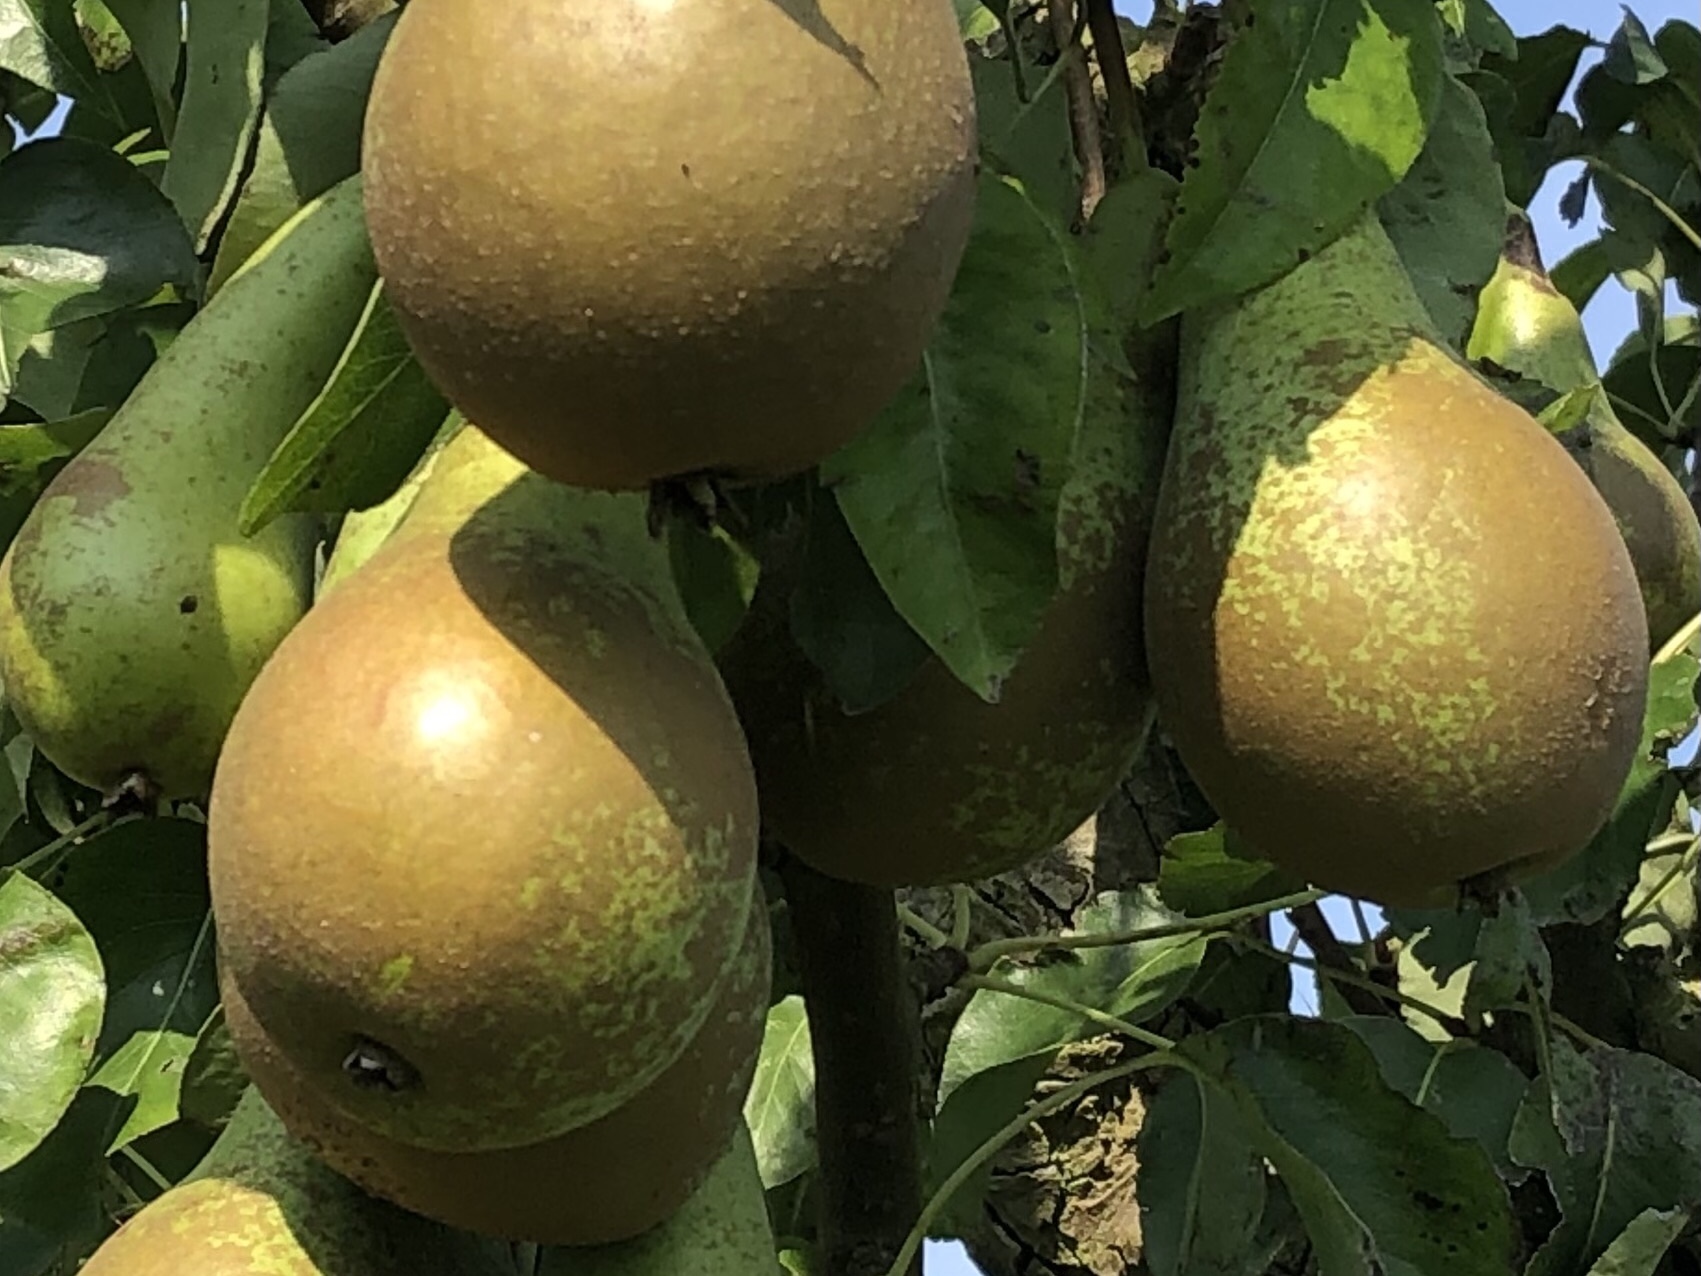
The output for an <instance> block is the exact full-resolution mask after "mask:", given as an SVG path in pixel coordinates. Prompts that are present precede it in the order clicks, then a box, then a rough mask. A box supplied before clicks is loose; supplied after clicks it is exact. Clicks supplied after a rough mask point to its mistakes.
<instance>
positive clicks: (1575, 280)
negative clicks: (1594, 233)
mask: <svg viewBox="0 0 1701 1276" xmlns="http://www.w3.org/2000/svg"><path fill="white" fill-rule="evenodd" d="M1547 273H1548V278H1549V279H1550V280H1551V281H1552V282H1553V286H1554V287H1555V288H1557V289H1559V291H1560V292H1561V293H1562V294H1563V295H1564V297H1565V299H1566V300H1567V301H1569V302H1570V303H1571V304H1572V306H1573V307H1574V308H1575V309H1576V310H1577V311H1578V312H1579V313H1581V312H1582V311H1583V310H1584V309H1586V308H1587V307H1588V304H1589V302H1590V301H1592V300H1593V299H1594V296H1595V294H1596V293H1597V292H1599V291H1600V290H1601V285H1602V284H1604V283H1606V281H1607V278H1608V276H1610V275H1611V274H1612V265H1611V263H1610V261H1609V260H1608V254H1607V246H1606V244H1605V242H1604V241H1603V240H1602V239H1600V238H1598V237H1597V238H1595V239H1591V240H1590V241H1589V242H1588V243H1586V244H1584V245H1582V246H1581V247H1579V248H1575V249H1573V250H1572V251H1571V252H1569V253H1567V254H1566V255H1565V256H1564V257H1562V258H1560V260H1559V262H1558V263H1557V264H1556V265H1555V266H1554V268H1553V269H1552V270H1550V271H1548V272H1547Z"/></svg>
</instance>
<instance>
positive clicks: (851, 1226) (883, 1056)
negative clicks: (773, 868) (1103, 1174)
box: [780, 854, 923, 1276]
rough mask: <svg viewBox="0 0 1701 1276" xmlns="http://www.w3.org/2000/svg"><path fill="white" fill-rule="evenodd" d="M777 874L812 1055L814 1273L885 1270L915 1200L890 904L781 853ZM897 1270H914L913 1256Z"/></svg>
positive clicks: (910, 1093) (887, 897) (912, 1043)
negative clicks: (817, 1264) (817, 1256)
mask: <svg viewBox="0 0 1701 1276" xmlns="http://www.w3.org/2000/svg"><path fill="white" fill-rule="evenodd" d="M780 876H781V879H782V880H783V882H784V883H785V892H786V899H787V901H788V903H789V904H790V908H791V930H792V937H793V943H794V945H795V948H796V952H797V961H798V967H799V972H800V974H801V976H802V981H803V995H804V1000H805V1001H806V1002H807V1004H808V1007H809V1031H810V1038H811V1041H812V1043H813V1047H814V1055H815V1126H816V1141H817V1144H818V1145H819V1149H820V1178H819V1191H820V1198H819V1199H820V1218H819V1235H820V1245H821V1254H822V1260H823V1263H824V1266H823V1268H822V1271H823V1276H884V1273H885V1272H886V1271H887V1269H888V1268H889V1267H890V1266H891V1265H892V1264H893V1263H894V1262H895V1261H896V1259H897V1258H898V1256H899V1254H900V1252H901V1251H902V1250H903V1248H904V1242H905V1238H906V1237H907V1236H908V1235H909V1233H910V1229H911V1227H913V1226H914V1224H915V1221H916V1219H917V1218H918V1217H920V1215H921V1209H922V1203H923V1198H922V1173H921V1139H920V1121H919V1119H918V1111H919V1108H920V1100H919V1096H918V1086H919V1078H920V1076H921V1073H922V1068H921V1049H920V1028H919V1019H918V1012H917V1009H916V1006H915V1003H914V999H913V996H912V993H911V990H910V984H909V980H908V978H907V975H906V972H905V969H904V963H903V954H902V949H901V947H900V944H899V936H898V910H897V901H896V899H895V897H894V895H893V892H891V891H886V890H878V889H875V888H873V887H868V886H856V885H852V884H851V883H848V882H840V881H835V880H834V879H832V878H829V877H824V876H822V875H821V874H820V873H817V872H816V871H815V870H814V869H812V868H810V867H809V866H808V865H806V864H804V863H803V862H802V861H800V860H798V859H797V858H796V857H795V856H792V855H790V854H787V855H785V856H783V857H782V858H781V862H780ZM908 1271H909V1273H910V1276H921V1262H920V1259H919V1257H917V1258H914V1259H913V1260H912V1261H911V1262H910V1263H909V1265H908Z"/></svg>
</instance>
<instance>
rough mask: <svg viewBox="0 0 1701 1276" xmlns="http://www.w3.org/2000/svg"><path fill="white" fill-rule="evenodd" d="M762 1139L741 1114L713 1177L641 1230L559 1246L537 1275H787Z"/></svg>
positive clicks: (542, 1257)
mask: <svg viewBox="0 0 1701 1276" xmlns="http://www.w3.org/2000/svg"><path fill="white" fill-rule="evenodd" d="M777 1249H778V1246H777V1245H776V1244H775V1241H774V1231H773V1227H772V1226H771V1225H770V1223H769V1222H768V1207H767V1198H766V1197H765V1196H764V1194H763V1191H762V1176H761V1173H760V1171H759V1170H758V1168H757V1164H756V1146H755V1144H754V1142H752V1140H751V1137H750V1130H749V1128H748V1127H747V1126H746V1125H745V1124H744V1123H743V1122H742V1121H740V1122H739V1124H738V1128H737V1130H736V1131H735V1132H734V1134H733V1138H732V1143H731V1145H730V1146H729V1147H728V1148H727V1150H726V1151H725V1152H724V1153H722V1155H721V1158H720V1159H719V1160H718V1161H716V1162H715V1165H714V1168H713V1169H712V1170H710V1172H709V1177H708V1179H707V1180H706V1181H705V1182H704V1183H703V1185H702V1186H701V1187H699V1188H698V1189H697V1190H696V1191H695V1192H693V1193H692V1194H691V1197H690V1199H688V1200H687V1201H686V1202H685V1204H684V1205H682V1206H680V1208H679V1209H678V1210H677V1211H676V1212H675V1213H674V1214H673V1215H672V1216H671V1217H669V1218H668V1220H667V1221H666V1222H664V1223H662V1224H661V1225H660V1226H659V1227H653V1228H651V1229H650V1230H649V1231H647V1232H645V1233H644V1234H643V1235H642V1236H637V1237H634V1238H633V1239H631V1240H628V1241H622V1242H620V1243H618V1244H614V1245H590V1246H578V1247H567V1246H557V1247H554V1248H550V1249H546V1250H543V1251H542V1252H541V1253H540V1254H539V1255H538V1265H537V1276H784V1272H783V1271H782V1270H781V1267H780V1263H779V1259H778V1257H777Z"/></svg>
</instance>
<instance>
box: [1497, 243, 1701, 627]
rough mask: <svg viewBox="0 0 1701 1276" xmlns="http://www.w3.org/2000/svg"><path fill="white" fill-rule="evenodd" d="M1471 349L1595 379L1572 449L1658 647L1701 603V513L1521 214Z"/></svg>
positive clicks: (1529, 371) (1567, 386)
mask: <svg viewBox="0 0 1701 1276" xmlns="http://www.w3.org/2000/svg"><path fill="white" fill-rule="evenodd" d="M1466 354H1468V355H1469V356H1470V357H1471V358H1472V359H1487V360H1490V361H1491V362H1492V363H1493V364H1494V365H1495V366H1497V367H1500V368H1504V369H1505V370H1507V371H1508V372H1512V373H1515V374H1517V375H1518V376H1523V377H1532V378H1534V379H1535V380H1537V381H1539V382H1540V383H1541V384H1543V385H1545V386H1547V387H1548V388H1549V389H1553V390H1558V391H1560V392H1561V393H1566V392H1569V391H1572V390H1577V389H1580V388H1582V387H1584V386H1595V387H1597V393H1596V395H1595V397H1594V401H1593V402H1592V403H1591V404H1590V405H1589V415H1588V418H1587V421H1586V423H1585V425H1584V426H1583V427H1582V429H1581V430H1580V431H1579V437H1578V438H1577V440H1576V441H1575V443H1574V444H1573V445H1572V450H1573V454H1574V455H1575V456H1576V457H1577V460H1578V463H1579V464H1581V465H1582V467H1583V472H1584V473H1585V474H1587V475H1588V476H1589V480H1590V481H1591V482H1592V483H1594V485H1595V490H1596V491H1598V492H1599V493H1600V494H1601V497H1602V499H1603V500H1605V501H1606V503H1607V507H1608V508H1609V509H1611V510H1612V512H1613V517H1614V518H1616V519H1617V520H1618V530H1619V532H1620V533H1621V534H1622V535H1623V537H1624V543H1625V546H1626V547H1627V548H1628V549H1629V550H1630V560H1631V562H1633V563H1634V564H1635V565H1636V580H1637V583H1638V584H1639V585H1640V586H1641V589H1642V604H1643V608H1644V609H1645V610H1646V612H1647V616H1648V646H1649V650H1650V651H1652V652H1657V651H1658V650H1659V649H1660V648H1661V647H1663V646H1665V644H1666V643H1667V642H1668V641H1669V640H1670V639H1671V638H1672V637H1673V636H1674V635H1675V634H1676V633H1677V631H1678V630H1679V629H1681V628H1683V626H1684V625H1685V624H1687V623H1688V622H1689V620H1690V618H1691V617H1693V616H1694V615H1695V614H1696V612H1698V611H1701V522H1697V520H1696V516H1695V510H1694V507H1693V505H1692V504H1691V502H1690V500H1689V497H1688V496H1687V494H1686V493H1685V492H1684V490H1683V488H1682V486H1681V485H1680V484H1679V483H1678V481H1677V479H1676V478H1675V477H1674V476H1673V474H1672V472H1671V471H1670V470H1669V469H1667V468H1666V467H1665V465H1663V464H1662V463H1661V461H1660V458H1659V457H1658V456H1656V455H1655V454H1654V452H1653V451H1652V449H1650V448H1649V447H1648V445H1647V444H1645V443H1643V442H1642V440H1641V439H1639V438H1637V437H1636V436H1635V435H1634V434H1632V433H1631V432H1630V431H1629V430H1627V429H1625V427H1624V423H1623V422H1622V421H1620V420H1619V418H1618V414H1617V413H1616V412H1615V411H1613V408H1612V404H1611V403H1610V402H1609V401H1608V399H1607V397H1606V391H1605V388H1604V387H1602V386H1601V379H1600V375H1599V373H1598V372H1597V370H1596V368H1595V361H1594V356H1593V355H1592V354H1590V352H1589V344H1588V341H1587V339H1586V338H1585V336H1584V332H1583V320H1582V316H1580V315H1579V314H1578V313H1577V308H1576V307H1575V306H1573V305H1572V304H1571V302H1570V300H1569V299H1567V298H1566V296H1565V295H1564V294H1563V293H1561V292H1560V291H1559V289H1557V288H1555V287H1554V286H1553V281H1552V280H1550V279H1549V278H1548V277H1547V272H1546V271H1544V270H1543V269H1542V264H1541V257H1540V256H1539V254H1538V253H1537V251H1536V243H1535V237H1534V235H1533V234H1532V233H1531V231H1530V225H1529V222H1528V221H1527V220H1526V219H1525V218H1524V217H1523V215H1522V214H1518V215H1515V216H1514V217H1513V218H1512V219H1511V221H1510V223H1509V225H1508V228H1507V237H1506V250H1505V253H1504V255H1503V256H1502V257H1501V260H1500V264H1499V266H1498V267H1497V268H1496V269H1495V273H1494V278H1492V279H1491V280H1489V282H1488V285H1487V286H1486V287H1485V288H1484V289H1483V294H1482V303H1481V306H1480V308H1479V310H1478V314H1477V322H1476V325H1475V327H1474V328H1473V330H1472V332H1471V341H1470V345H1469V346H1468V347H1467V349H1466Z"/></svg>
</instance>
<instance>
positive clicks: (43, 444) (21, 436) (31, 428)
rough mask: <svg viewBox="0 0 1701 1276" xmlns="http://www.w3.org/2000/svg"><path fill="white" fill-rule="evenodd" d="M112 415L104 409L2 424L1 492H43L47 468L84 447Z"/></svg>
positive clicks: (0, 456)
mask: <svg viewBox="0 0 1701 1276" xmlns="http://www.w3.org/2000/svg"><path fill="white" fill-rule="evenodd" d="M111 419H112V413H111V412H108V411H106V410H104V409H100V410H96V411H93V412H83V413H79V414H78V415H77V416H73V417H67V418H65V419H64V420H62V421H51V422H48V423H46V424H42V425H7V426H0V494H4V495H7V496H12V495H15V494H18V493H30V494H34V493H37V492H40V491H41V489H42V488H43V487H44V486H46V477H45V475H44V471H48V470H50V469H51V468H53V467H54V465H55V462H61V461H67V460H69V459H70V458H71V457H73V456H75V455H76V454H77V453H78V452H80V451H82V450H83V448H84V447H85V446H86V445H87V444H88V442H89V440H90V439H92V438H94V436H95V435H97V434H99V433H100V431H101V427H102V426H104V425H105V424H106V423H107V422H108V421H109V420H111Z"/></svg>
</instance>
